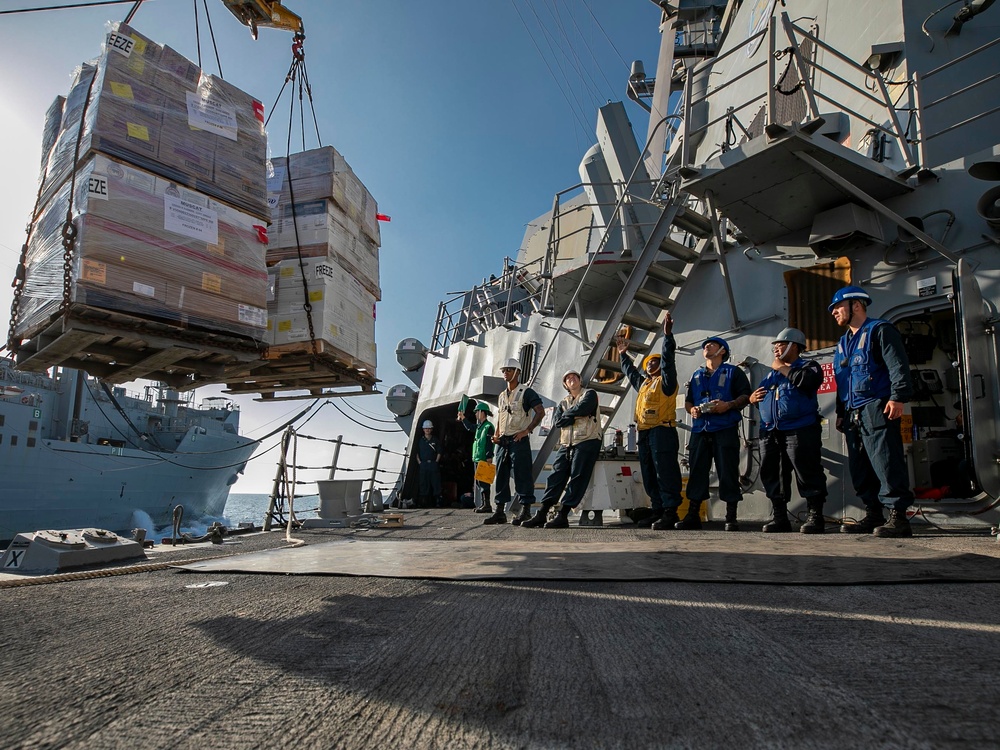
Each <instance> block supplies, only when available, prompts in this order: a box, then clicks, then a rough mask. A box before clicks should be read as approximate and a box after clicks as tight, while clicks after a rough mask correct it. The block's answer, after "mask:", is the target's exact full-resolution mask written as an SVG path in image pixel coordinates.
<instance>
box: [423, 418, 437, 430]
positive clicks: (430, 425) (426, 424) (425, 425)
mask: <svg viewBox="0 0 1000 750" xmlns="http://www.w3.org/2000/svg"><path fill="white" fill-rule="evenodd" d="M421 427H422V428H423V429H425V430H433V429H434V423H433V422H432V421H431V420H429V419H425V420H424V423H423V424H422V425H421Z"/></svg>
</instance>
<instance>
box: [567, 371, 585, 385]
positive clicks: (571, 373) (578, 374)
mask: <svg viewBox="0 0 1000 750" xmlns="http://www.w3.org/2000/svg"><path fill="white" fill-rule="evenodd" d="M570 375H576V376H577V377H578V378H580V379H581V380H582V379H583V376H582V375H580V371H579V370H566V372H564V373H563V376H562V379H563V382H564V383H565V382H566V378H568V377H569V376H570Z"/></svg>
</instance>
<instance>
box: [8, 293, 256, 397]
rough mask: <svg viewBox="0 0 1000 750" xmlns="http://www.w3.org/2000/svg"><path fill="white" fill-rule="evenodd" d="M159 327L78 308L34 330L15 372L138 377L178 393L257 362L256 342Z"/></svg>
mask: <svg viewBox="0 0 1000 750" xmlns="http://www.w3.org/2000/svg"><path fill="white" fill-rule="evenodd" d="M178 326H179V323H178V322H177V321H170V322H158V321H154V320H148V319H146V318H139V317H136V316H134V315H129V314H127V313H123V312H117V311H110V310H104V309H100V308H94V307H89V306H87V305H81V304H79V303H76V304H73V305H71V306H70V307H69V309H68V311H67V313H66V314H65V315H59V316H58V317H56V318H54V319H52V320H49V321H47V322H46V323H44V324H40V325H39V326H36V327H35V328H33V329H32V330H31V331H29V332H28V333H30V334H31V335H30V338H29V339H28V340H27V341H25V342H24V343H22V344H21V346H20V348H19V349H18V352H17V358H16V359H17V369H19V370H22V371H25V372H45V371H46V370H47V369H48V368H50V367H55V366H62V367H68V368H73V369H78V370H84V371H85V372H87V373H89V374H91V375H93V376H94V377H97V378H100V379H102V380H103V381H104V382H106V383H108V384H110V385H116V384H122V383H128V382H130V381H133V380H136V379H139V378H143V379H147V380H158V381H162V382H164V383H166V384H167V385H169V386H170V387H172V388H176V389H177V390H180V391H186V390H191V389H192V388H196V387H198V386H202V385H209V384H212V383H223V382H225V380H224V376H225V373H226V372H227V369H228V368H230V367H233V366H235V365H237V364H239V363H248V362H256V361H260V359H261V356H262V354H263V352H264V350H265V346H264V345H263V344H262V343H261V342H257V341H255V340H253V339H250V338H244V337H242V336H234V335H229V334H222V333H217V332H213V331H206V330H200V329H196V328H179V327H178Z"/></svg>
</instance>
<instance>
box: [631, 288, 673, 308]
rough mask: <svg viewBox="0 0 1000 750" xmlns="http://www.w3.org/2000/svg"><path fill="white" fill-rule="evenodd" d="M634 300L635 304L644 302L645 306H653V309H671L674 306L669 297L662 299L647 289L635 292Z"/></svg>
mask: <svg viewBox="0 0 1000 750" xmlns="http://www.w3.org/2000/svg"><path fill="white" fill-rule="evenodd" d="M635 300H636V301H637V302H645V303H646V304H647V305H653V307H658V308H660V309H661V310H663V309H665V308H667V307H671V306H672V305H673V304H674V301H673V300H672V299H670V298H669V297H664V296H663V295H662V294H657V293H656V292H651V291H649V290H648V289H639V290H637V291H636V293H635Z"/></svg>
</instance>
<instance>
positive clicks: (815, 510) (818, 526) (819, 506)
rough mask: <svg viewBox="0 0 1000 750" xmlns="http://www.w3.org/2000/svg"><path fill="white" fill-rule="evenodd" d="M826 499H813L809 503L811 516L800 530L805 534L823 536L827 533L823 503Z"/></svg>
mask: <svg viewBox="0 0 1000 750" xmlns="http://www.w3.org/2000/svg"><path fill="white" fill-rule="evenodd" d="M824 500H825V498H822V497H821V498H816V499H811V500H809V501H807V502H808V506H809V515H808V516H807V517H806V522H805V523H804V524H802V528H800V529H799V531H801V532H802V533H803V534H822V533H823V532H824V531H826V519H825V518H824V517H823V501H824Z"/></svg>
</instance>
